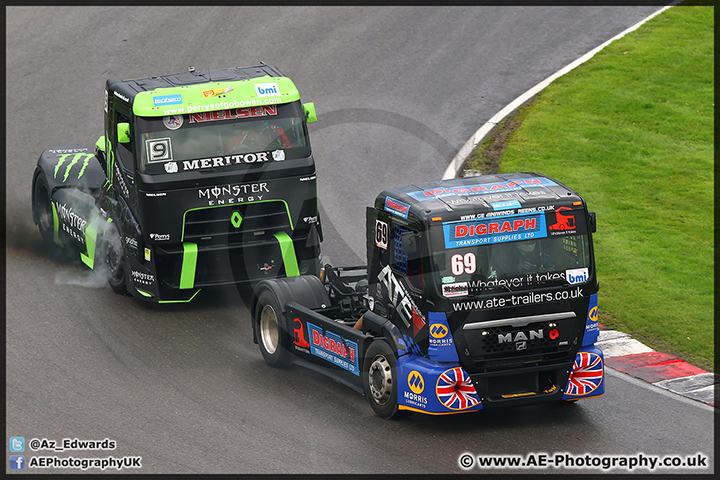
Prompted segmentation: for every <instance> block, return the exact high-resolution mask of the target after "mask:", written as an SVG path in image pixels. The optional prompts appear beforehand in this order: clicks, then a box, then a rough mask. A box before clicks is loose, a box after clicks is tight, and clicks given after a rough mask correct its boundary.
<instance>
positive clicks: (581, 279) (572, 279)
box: [565, 268, 589, 285]
mask: <svg viewBox="0 0 720 480" xmlns="http://www.w3.org/2000/svg"><path fill="white" fill-rule="evenodd" d="M588 277H589V271H588V269H587V268H575V269H572V270H565V279H566V280H567V281H568V283H569V284H570V285H575V284H576V283H585V282H587V281H588Z"/></svg>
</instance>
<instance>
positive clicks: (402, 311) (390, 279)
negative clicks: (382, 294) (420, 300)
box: [378, 265, 427, 335]
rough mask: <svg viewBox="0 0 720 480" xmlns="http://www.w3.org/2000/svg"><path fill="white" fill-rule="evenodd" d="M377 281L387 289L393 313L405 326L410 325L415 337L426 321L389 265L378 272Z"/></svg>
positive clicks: (408, 326)
mask: <svg viewBox="0 0 720 480" xmlns="http://www.w3.org/2000/svg"><path fill="white" fill-rule="evenodd" d="M378 281H379V284H382V285H384V286H385V288H387V292H388V297H389V299H390V303H391V304H392V306H393V307H394V308H395V311H396V312H397V313H398V315H399V316H400V319H401V320H402V321H403V323H404V324H405V326H406V327H407V328H410V326H411V325H412V329H413V335H417V334H418V332H419V331H420V330H421V329H422V328H423V327H424V326H425V325H426V324H427V320H425V317H424V316H423V315H422V314H421V313H420V309H419V308H418V307H417V305H415V302H413V300H412V298H411V297H410V295H408V293H407V292H406V291H405V288H404V287H403V286H402V284H401V283H400V281H399V280H398V279H397V277H396V276H395V275H394V274H393V272H392V269H391V267H390V265H385V268H383V269H382V270H381V271H380V274H379V275H378ZM379 284H378V285H379Z"/></svg>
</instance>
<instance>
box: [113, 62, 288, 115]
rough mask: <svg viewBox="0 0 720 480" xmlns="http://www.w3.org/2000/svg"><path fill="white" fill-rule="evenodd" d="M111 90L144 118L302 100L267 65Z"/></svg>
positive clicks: (121, 84)
mask: <svg viewBox="0 0 720 480" xmlns="http://www.w3.org/2000/svg"><path fill="white" fill-rule="evenodd" d="M107 90H108V95H111V96H114V97H115V98H116V99H120V100H121V101H123V102H125V103H127V104H128V105H130V106H132V108H133V112H134V113H135V114H136V115H140V116H165V115H169V114H179V113H192V112H205V111H213V110H224V109H227V108H233V107H253V106H261V105H270V104H279V103H288V102H292V101H295V100H299V98H300V97H299V94H298V91H297V88H296V87H295V84H294V83H293V82H292V80H290V79H289V78H287V77H285V76H283V74H282V73H281V72H280V71H279V70H278V69H277V68H276V67H274V66H273V65H266V64H261V65H253V66H245V67H231V68H221V69H214V70H189V71H187V72H183V73H173V74H169V75H153V76H149V77H143V78H134V79H126V80H114V79H108V80H107ZM170 110H173V111H172V112H170Z"/></svg>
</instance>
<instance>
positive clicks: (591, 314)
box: [583, 293, 600, 345]
mask: <svg viewBox="0 0 720 480" xmlns="http://www.w3.org/2000/svg"><path fill="white" fill-rule="evenodd" d="M598 313H599V312H598V303H597V293H593V294H592V295H590V302H589V303H588V312H587V318H586V319H585V335H583V345H592V344H593V343H595V342H596V341H597V339H598V336H599V335H600V328H599V326H598V319H599V315H598Z"/></svg>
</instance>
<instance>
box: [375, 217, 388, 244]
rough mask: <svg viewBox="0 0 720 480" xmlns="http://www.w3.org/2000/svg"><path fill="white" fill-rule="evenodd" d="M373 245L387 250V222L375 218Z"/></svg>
mask: <svg viewBox="0 0 720 480" xmlns="http://www.w3.org/2000/svg"><path fill="white" fill-rule="evenodd" d="M375 245H376V246H378V247H380V248H382V249H383V250H387V247H388V224H387V223H385V222H381V221H380V220H375Z"/></svg>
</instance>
